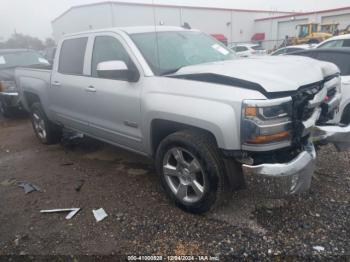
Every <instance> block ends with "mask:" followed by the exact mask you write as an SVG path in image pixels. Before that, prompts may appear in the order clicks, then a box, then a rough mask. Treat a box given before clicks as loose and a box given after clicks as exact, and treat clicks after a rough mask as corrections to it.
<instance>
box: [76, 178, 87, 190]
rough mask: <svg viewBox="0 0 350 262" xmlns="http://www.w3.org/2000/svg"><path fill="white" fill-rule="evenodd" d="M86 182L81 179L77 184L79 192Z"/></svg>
mask: <svg viewBox="0 0 350 262" xmlns="http://www.w3.org/2000/svg"><path fill="white" fill-rule="evenodd" d="M84 183H85V180H84V179H79V180H78V182H77V185H76V186H75V188H74V189H75V191H77V192H79V191H80V190H81V188H82V187H83V185H84Z"/></svg>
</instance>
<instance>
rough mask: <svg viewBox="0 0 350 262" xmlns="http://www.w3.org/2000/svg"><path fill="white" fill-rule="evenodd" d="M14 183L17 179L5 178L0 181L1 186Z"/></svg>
mask: <svg viewBox="0 0 350 262" xmlns="http://www.w3.org/2000/svg"><path fill="white" fill-rule="evenodd" d="M15 184H17V180H16V179H14V178H9V179H5V180H4V181H2V182H1V183H0V185H2V186H13V185H15Z"/></svg>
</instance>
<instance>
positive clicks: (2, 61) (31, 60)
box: [0, 51, 49, 69]
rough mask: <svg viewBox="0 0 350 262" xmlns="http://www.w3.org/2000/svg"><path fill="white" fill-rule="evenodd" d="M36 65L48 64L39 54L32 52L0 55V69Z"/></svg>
mask: <svg viewBox="0 0 350 262" xmlns="http://www.w3.org/2000/svg"><path fill="white" fill-rule="evenodd" d="M38 64H45V65H48V64H49V62H48V61H47V60H46V59H45V58H44V57H42V56H41V55H40V54H38V53H36V52H32V51H23V52H14V53H4V54H1V53H0V69H5V68H11V67H17V66H30V65H38Z"/></svg>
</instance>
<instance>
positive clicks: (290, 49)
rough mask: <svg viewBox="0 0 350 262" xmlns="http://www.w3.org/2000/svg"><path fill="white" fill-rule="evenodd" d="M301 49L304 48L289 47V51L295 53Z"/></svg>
mask: <svg viewBox="0 0 350 262" xmlns="http://www.w3.org/2000/svg"><path fill="white" fill-rule="evenodd" d="M300 50H302V49H300V48H293V47H292V48H287V53H293V52H296V51H300Z"/></svg>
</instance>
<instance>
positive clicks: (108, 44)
mask: <svg viewBox="0 0 350 262" xmlns="http://www.w3.org/2000/svg"><path fill="white" fill-rule="evenodd" d="M116 60H118V61H123V62H125V64H126V65H127V66H128V68H129V69H136V67H135V65H134V64H133V63H132V61H131V59H130V57H129V54H128V53H127V52H126V50H125V48H124V47H123V45H122V44H121V43H120V42H119V41H118V40H117V39H116V38H114V37H112V36H97V37H96V38H95V43H94V50H93V53H92V63H91V67H92V68H91V75H92V76H93V77H99V76H98V74H97V65H98V64H99V63H101V62H106V61H116ZM113 79H120V80H126V79H125V75H124V76H123V75H121V76H120V77H118V76H116V77H114V78H113Z"/></svg>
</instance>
